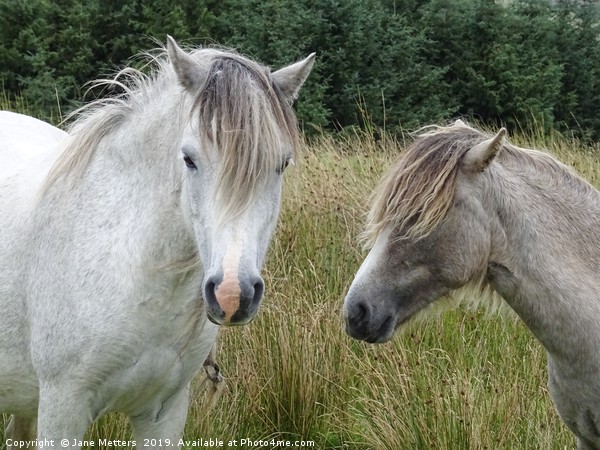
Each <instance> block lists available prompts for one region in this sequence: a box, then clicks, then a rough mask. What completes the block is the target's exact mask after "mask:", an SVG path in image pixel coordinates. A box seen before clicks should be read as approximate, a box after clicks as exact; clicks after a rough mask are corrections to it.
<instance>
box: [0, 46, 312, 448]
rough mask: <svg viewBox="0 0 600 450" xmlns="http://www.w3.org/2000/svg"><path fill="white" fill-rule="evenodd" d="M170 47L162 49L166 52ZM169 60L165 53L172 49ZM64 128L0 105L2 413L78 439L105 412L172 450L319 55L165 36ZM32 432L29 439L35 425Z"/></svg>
mask: <svg viewBox="0 0 600 450" xmlns="http://www.w3.org/2000/svg"><path fill="white" fill-rule="evenodd" d="M165 53H166V54H165ZM167 56H168V57H167ZM155 62H156V65H157V67H156V69H155V70H154V71H153V73H152V74H151V75H150V76H143V75H141V74H140V73H138V72H134V71H132V70H131V69H127V70H125V71H124V74H125V75H126V76H128V77H129V82H128V83H122V82H119V81H114V82H112V83H113V84H114V85H118V86H119V87H121V88H122V89H124V90H125V93H124V94H123V95H122V96H120V97H117V98H113V99H110V100H103V101H98V102H95V103H93V104H92V105H91V106H89V107H87V108H86V109H84V111H83V112H82V113H81V114H80V117H79V118H78V119H77V120H76V121H75V123H74V125H73V126H72V128H71V129H70V131H69V134H68V135H67V134H66V133H64V132H62V131H60V130H58V129H56V128H54V127H51V126H50V125H47V124H45V123H43V122H40V121H38V120H36V119H32V118H28V117H26V116H21V115H18V114H14V113H8V112H2V113H0V311H2V314H1V315H0V411H2V412H6V413H9V414H12V415H13V417H12V419H11V422H10V424H9V427H8V428H7V433H6V436H5V437H6V439H7V443H8V444H9V446H12V444H13V442H14V440H27V439H33V437H32V436H31V435H32V433H33V432H34V430H35V428H36V425H37V438H38V440H39V441H40V443H43V444H44V445H46V446H49V447H61V448H64V445H63V444H64V443H61V440H63V439H67V440H68V446H69V447H71V448H78V447H79V445H78V442H77V441H79V440H81V439H82V438H83V436H84V433H85V432H86V430H87V428H88V426H89V425H90V424H91V423H92V422H93V421H94V420H95V419H96V418H98V417H100V416H101V415H103V414H105V413H107V412H109V411H120V412H122V413H124V414H126V415H127V416H128V417H129V419H130V422H131V424H132V427H133V431H134V439H135V441H136V443H137V445H138V446H140V447H141V446H144V447H146V448H162V447H177V446H178V441H179V439H180V438H181V436H182V434H183V428H184V425H185V421H186V417H187V410H188V392H189V386H190V382H191V380H192V378H193V377H194V376H195V375H196V374H197V372H198V371H199V370H200V369H201V368H202V364H203V362H204V360H205V359H206V358H207V355H208V354H209V351H210V349H211V347H212V346H213V344H214V342H215V339H216V336H217V330H218V326H217V325H242V324H245V323H248V322H249V321H250V320H252V318H253V317H254V315H255V314H256V311H257V309H258V307H259V303H260V300H261V297H262V294H263V289H264V286H263V280H262V279H261V277H260V275H259V272H260V269H261V266H262V264H263V260H264V256H265V253H266V249H267V247H268V243H269V240H270V238H271V236H272V233H273V230H274V227H275V223H276V220H277V216H278V212H279V203H280V197H281V186H282V172H283V169H284V168H285V167H286V165H287V164H288V162H290V161H291V160H292V158H293V157H294V154H295V152H296V148H297V144H298V132H297V125H296V121H295V116H294V113H293V111H292V109H291V103H292V101H293V99H294V98H295V97H296V95H297V93H298V90H299V88H300V86H301V85H302V83H303V82H304V80H305V79H306V77H307V76H308V74H309V72H310V70H311V68H312V65H313V63H314V54H313V55H310V56H309V57H308V58H306V59H305V60H303V61H300V62H298V63H295V64H292V65H290V66H288V67H286V68H283V69H281V70H279V71H276V72H273V73H270V71H269V70H268V69H267V68H265V67H263V66H260V65H258V64H257V63H256V62H253V61H251V60H249V59H247V58H245V57H242V56H240V55H238V54H235V53H231V52H225V51H218V50H214V49H201V50H196V51H194V52H192V53H186V52H184V51H183V50H181V49H180V48H179V47H178V46H177V44H176V43H175V41H173V40H172V39H171V38H169V39H168V46H167V51H166V52H163V53H162V54H161V56H159V57H157V58H155ZM34 436H35V435H34Z"/></svg>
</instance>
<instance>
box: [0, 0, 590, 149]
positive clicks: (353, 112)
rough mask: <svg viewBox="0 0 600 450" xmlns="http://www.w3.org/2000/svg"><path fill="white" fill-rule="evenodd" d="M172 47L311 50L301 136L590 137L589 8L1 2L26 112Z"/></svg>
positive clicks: (221, 0) (475, 3) (11, 89)
mask: <svg viewBox="0 0 600 450" xmlns="http://www.w3.org/2000/svg"><path fill="white" fill-rule="evenodd" d="M166 34H171V35H173V36H174V37H175V38H176V39H178V40H179V41H180V42H183V43H184V44H193V45H199V44H203V45H210V44H216V43H219V44H221V45H224V46H227V47H233V48H235V49H237V50H239V51H241V52H243V53H246V54H248V55H250V56H252V57H254V58H256V59H257V60H259V61H261V62H263V63H267V64H269V65H271V66H272V67H273V68H275V69H276V68H278V67H280V66H283V65H285V64H289V63H290V62H293V61H295V60H297V59H300V58H302V57H304V56H306V55H308V54H309V53H311V52H313V51H316V52H317V55H318V60H317V61H318V63H317V65H316V67H315V70H314V72H313V74H312V75H311V77H310V78H309V80H308V82H307V84H306V86H305V89H304V90H303V92H302V95H301V98H300V99H299V102H298V104H297V110H298V114H299V117H300V119H301V121H302V123H303V126H304V128H305V129H306V130H307V131H310V130H312V129H314V128H346V127H351V126H355V125H362V124H363V123H364V121H365V120H368V121H370V122H372V123H374V124H376V125H378V126H386V127H387V128H388V129H392V130H393V129H394V128H397V127H398V128H399V127H404V128H415V127H417V126H420V125H424V124H428V123H432V122H437V121H440V120H443V119H447V118H451V117H456V116H473V117H475V118H477V119H478V120H481V121H483V122H486V123H493V124H497V123H503V124H506V125H507V126H509V127H527V126H528V125H529V124H530V123H531V122H535V123H536V126H538V127H539V126H540V124H541V125H543V127H545V128H550V127H555V128H559V129H563V130H570V132H572V133H574V134H577V135H580V136H582V137H585V138H591V139H598V138H600V18H599V6H598V2H597V1H596V0H555V1H549V0H512V1H502V2H500V1H494V0H421V1H417V0H271V1H269V2H264V1H259V0H181V1H178V2H166V1H165V0H144V1H142V0H119V1H116V0H87V1H86V2H77V1H75V0H3V1H2V2H0V62H1V64H0V81H1V82H2V84H3V87H4V90H5V91H6V92H7V93H8V94H9V95H12V96H14V97H16V96H22V97H24V98H25V100H26V102H27V103H28V105H29V106H30V107H31V109H32V110H33V111H34V112H40V115H43V113H42V112H43V111H45V112H46V113H47V114H48V112H49V111H52V110H56V109H57V108H61V109H62V110H63V112H64V111H66V110H69V109H72V108H73V107H75V106H77V104H78V103H79V102H80V101H81V100H82V97H83V91H82V90H81V89H82V86H83V85H84V84H85V83H86V82H88V81H90V80H93V79H95V78H98V77H102V76H106V75H107V74H109V73H111V72H113V71H114V70H115V68H117V67H120V66H124V65H125V64H128V60H129V58H130V57H131V56H132V55H135V54H136V53H138V52H140V51H143V50H147V49H149V48H151V47H153V46H156V42H155V41H153V38H154V39H158V40H159V41H163V42H164V40H165V36H166Z"/></svg>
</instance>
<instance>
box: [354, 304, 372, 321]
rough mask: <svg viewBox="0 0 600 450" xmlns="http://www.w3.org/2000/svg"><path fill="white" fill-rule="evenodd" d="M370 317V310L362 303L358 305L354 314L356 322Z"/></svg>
mask: <svg viewBox="0 0 600 450" xmlns="http://www.w3.org/2000/svg"><path fill="white" fill-rule="evenodd" d="M368 315H369V309H368V308H367V307H366V305H365V304H364V303H362V302H360V303H358V304H357V305H356V308H355V312H354V319H355V320H362V319H364V318H365V317H367V316H368Z"/></svg>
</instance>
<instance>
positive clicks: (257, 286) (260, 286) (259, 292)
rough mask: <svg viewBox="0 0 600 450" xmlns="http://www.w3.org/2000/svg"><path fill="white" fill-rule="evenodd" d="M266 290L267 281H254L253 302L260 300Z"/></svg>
mask: <svg viewBox="0 0 600 450" xmlns="http://www.w3.org/2000/svg"><path fill="white" fill-rule="evenodd" d="M264 292H265V283H264V282H263V281H262V280H259V281H257V282H256V283H254V296H253V297H252V303H258V302H260V299H261V298H262V296H263V293H264Z"/></svg>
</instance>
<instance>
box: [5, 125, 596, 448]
mask: <svg viewBox="0 0 600 450" xmlns="http://www.w3.org/2000/svg"><path fill="white" fill-rule="evenodd" d="M402 139H403V137H402V136H396V139H391V138H389V139H384V140H381V139H379V140H377V141H376V139H375V138H374V137H373V136H372V135H370V134H369V133H364V134H363V133H361V134H357V135H353V136H350V137H343V138H340V137H337V138H334V137H331V136H328V135H326V136H323V137H321V138H318V139H314V140H312V141H311V142H310V143H307V144H305V149H304V153H303V156H302V158H301V160H300V161H298V164H297V165H296V166H295V167H290V168H289V169H288V172H286V188H285V196H284V204H283V209H282V214H281V217H280V223H279V226H278V229H277V233H276V235H275V238H274V240H273V242H272V245H271V249H270V253H269V257H268V260H267V265H266V268H265V271H264V273H263V275H264V278H265V282H266V286H267V287H266V295H265V299H264V301H263V306H262V308H261V311H260V313H259V314H258V316H257V318H256V319H255V320H254V321H253V322H252V323H251V324H250V325H248V326H245V327H241V328H232V329H223V330H222V332H221V339H220V345H219V352H218V362H219V364H220V365H221V368H222V373H223V374H224V376H225V377H226V388H225V390H224V391H223V393H222V396H221V397H220V399H219V401H218V403H217V404H216V406H215V407H214V408H213V409H212V410H211V411H210V412H209V413H208V414H205V413H204V412H203V402H204V388H203V387H201V386H200V384H199V383H197V384H196V387H195V389H194V394H193V399H192V405H191V409H190V415H189V417H188V423H187V427H186V433H185V439H188V440H193V439H197V438H199V437H202V438H205V439H209V438H213V439H214V438H216V439H220V440H222V441H225V442H227V441H229V440H233V439H238V440H239V439H241V438H248V439H252V440H260V439H262V440H266V439H272V438H274V439H276V440H277V439H287V440H305V441H306V440H312V441H314V442H315V447H314V448H318V449H351V450H367V449H369V450H370V449H373V450H400V449H442V450H446V449H448V450H454V449H490V450H491V449H507V450H508V449H510V450H513V449H571V448H574V446H575V439H574V437H573V436H572V435H571V434H570V433H569V432H568V430H567V429H566V427H565V426H564V425H563V424H562V423H561V422H560V420H559V418H558V416H557V414H556V412H555V410H554V407H553V405H552V401H551V399H550V397H549V396H548V392H547V389H546V365H545V364H546V357H545V352H544V350H543V349H542V348H541V346H540V345H539V344H538V343H537V342H536V341H535V340H534V339H533V337H532V335H531V334H530V333H529V332H528V330H527V329H526V328H525V327H524V326H523V325H522V324H521V323H520V322H518V321H517V320H516V319H515V317H514V316H513V315H512V314H510V313H506V312H505V313H502V314H489V313H486V312H484V311H482V310H475V311H470V310H466V309H462V308H458V309H457V308H455V309H453V310H451V311H448V312H445V313H443V314H436V315H435V316H432V318H431V319H430V320H428V321H426V322H421V323H418V324H415V325H414V326H412V327H411V329H410V330H408V331H407V332H405V333H402V334H401V335H398V336H396V338H395V339H394V340H393V341H392V342H391V343H387V344H384V345H376V346H375V345H369V344H365V343H362V342H357V341H353V340H351V339H350V338H348V337H347V336H346V335H345V333H344V332H343V327H342V322H341V306H342V301H343V297H344V294H345V291H346V289H347V288H348V286H349V284H350V282H351V281H352V278H353V275H354V273H355V272H356V270H357V269H358V267H359V265H360V262H361V260H362V258H363V257H364V253H363V251H362V250H361V247H360V245H359V243H358V242H357V238H356V236H357V235H358V233H359V232H360V228H361V223H362V220H363V216H364V213H365V211H366V208H367V205H368V195H369V193H370V191H371V189H372V188H373V187H374V185H375V183H376V180H377V179H378V178H379V176H380V175H381V173H382V171H383V170H384V169H385V168H386V167H387V166H388V165H389V164H390V162H391V161H392V160H393V159H394V158H395V156H396V155H397V154H398V152H399V151H400V148H401V147H402ZM511 139H512V140H513V142H515V143H517V144H519V145H527V146H535V147H540V148H548V149H550V150H551V151H552V152H553V153H555V154H557V156H558V157H559V158H560V159H561V160H562V161H563V162H565V163H567V164H570V165H572V166H574V167H575V168H576V169H577V170H578V171H579V172H580V173H581V174H582V175H583V176H584V177H586V178H587V179H588V180H590V181H591V182H593V183H595V184H596V185H598V184H600V161H599V159H598V156H599V155H600V151H599V150H600V149H598V148H596V149H592V148H589V147H583V146H582V145H580V144H578V143H577V142H571V141H567V140H564V139H563V138H561V137H558V136H551V137H547V136H537V137H536V136H533V137H531V138H527V139H526V138H524V137H519V138H518V139H517V138H511ZM198 381H199V380H198ZM7 420H8V418H7V417H0V426H1V425H2V424H3V423H2V422H3V421H4V422H7ZM129 437H130V430H129V428H128V426H127V424H126V422H125V420H124V419H123V418H122V417H119V416H108V417H105V418H103V419H101V420H100V421H99V422H98V423H97V424H96V425H95V426H94V428H93V429H92V430H91V431H90V433H89V434H88V436H87V439H94V440H97V439H100V438H103V439H105V438H111V439H123V440H125V439H128V438H129ZM0 438H2V431H0ZM0 442H3V440H2V439H0ZM95 448H99V447H98V446H96V447H95ZM111 448H114V447H111ZM243 448H251V447H243ZM266 448H269V447H266Z"/></svg>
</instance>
